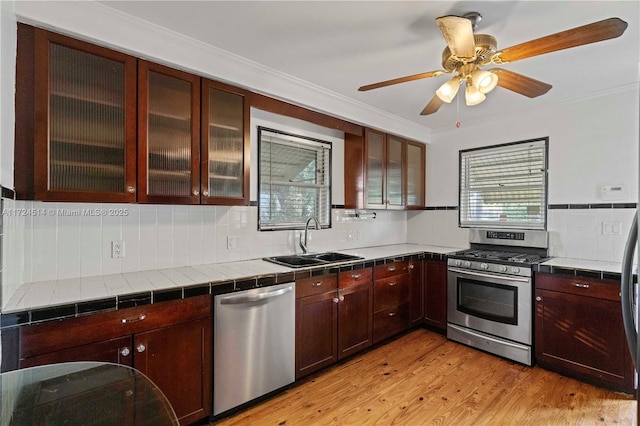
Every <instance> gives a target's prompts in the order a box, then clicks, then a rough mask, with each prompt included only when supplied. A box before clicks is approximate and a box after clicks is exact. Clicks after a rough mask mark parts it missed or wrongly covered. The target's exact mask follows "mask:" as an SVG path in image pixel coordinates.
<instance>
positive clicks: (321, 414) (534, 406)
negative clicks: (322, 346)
mask: <svg viewBox="0 0 640 426" xmlns="http://www.w3.org/2000/svg"><path fill="white" fill-rule="evenodd" d="M328 424H339V425H456V426H458V425H474V426H476V425H491V426H494V425H554V426H555V425H596V424H597V425H614V424H615V425H636V424H637V418H636V403H635V400H634V399H633V397H632V396H631V395H626V394H623V393H617V392H611V391H607V390H604V389H601V388H597V387H594V386H590V385H587V384H585V383H582V382H579V381H577V380H573V379H569V378H566V377H563V376H560V375H558V374H555V373H552V372H549V371H546V370H544V369H542V368H539V367H533V368H531V367H526V366H523V365H520V364H517V363H514V362H510V361H507V360H504V359H501V358H498V357H495V356H493V355H489V354H486V353H484V352H481V351H477V350H475V349H471V348H469V347H466V346H464V345H460V344H457V343H454V342H451V341H448V340H447V339H446V338H445V337H444V336H441V335H439V334H436V333H433V332H430V331H428V330H424V329H417V330H414V331H412V332H410V333H408V334H406V335H404V336H402V337H400V338H399V339H397V340H395V341H393V342H391V343H389V344H387V345H385V346H381V347H379V348H377V349H374V350H371V351H369V352H367V353H365V354H363V355H360V356H356V357H354V358H351V359H349V360H347V361H346V362H344V363H342V364H339V365H336V366H334V367H331V368H329V369H327V370H324V371H323V372H320V373H318V374H317V375H315V376H312V377H310V378H309V379H307V380H305V381H304V382H303V383H301V384H300V385H297V386H295V387H293V388H291V389H289V390H288V391H286V392H284V393H282V394H280V395H278V396H276V397H274V398H272V399H270V400H267V401H265V402H263V403H261V404H259V405H256V406H254V407H252V408H249V409H248V410H247V411H244V412H241V413H239V414H237V415H235V416H233V417H229V418H226V419H222V420H221V421H219V422H218V423H216V425H222V426H231V425H328Z"/></svg>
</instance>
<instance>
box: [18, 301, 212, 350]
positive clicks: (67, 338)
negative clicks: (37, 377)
mask: <svg viewBox="0 0 640 426" xmlns="http://www.w3.org/2000/svg"><path fill="white" fill-rule="evenodd" d="M211 305H212V303H211V296H209V295H204V296H198V297H190V298H188V299H180V300H172V301H169V302H161V303H154V304H152V305H145V306H137V307H135V308H126V309H119V310H117V311H111V312H102V313H97V314H89V315H86V316H82V317H76V318H69V319H64V320H59V321H47V322H43V323H41V324H32V325H27V326H24V327H22V328H21V329H20V358H26V357H31V356H36V355H41V354H45V353H49V352H54V351H59V350H62V349H66V348H72V347H75V346H80V345H85V344H88V343H93V342H99V341H102V340H109V339H114V338H116V337H122V336H126V335H131V334H134V333H140V332H142V331H147V330H152V329H154V328H161V327H167V326H169V325H173V324H179V323H182V322H187V321H192V320H196V319H200V318H206V317H210V316H211Z"/></svg>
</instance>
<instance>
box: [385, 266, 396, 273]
mask: <svg viewBox="0 0 640 426" xmlns="http://www.w3.org/2000/svg"><path fill="white" fill-rule="evenodd" d="M395 270H396V267H395V266H389V267H388V268H387V271H389V272H393V271H395Z"/></svg>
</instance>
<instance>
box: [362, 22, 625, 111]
mask: <svg viewBox="0 0 640 426" xmlns="http://www.w3.org/2000/svg"><path fill="white" fill-rule="evenodd" d="M481 19H482V16H481V15H480V14H479V13H477V12H470V13H467V14H465V15H464V16H441V17H439V18H436V22H437V24H438V27H439V28H440V31H441V32H442V36H443V37H444V40H445V41H446V43H447V47H445V49H444V51H443V52H442V68H444V69H443V70H437V71H430V72H426V73H422V74H415V75H411V76H407V77H401V78H395V79H393V80H386V81H382V82H379V83H374V84H369V85H366V86H362V87H360V88H359V89H358V90H359V91H366V90H372V89H378V88H380V87H386V86H391V85H393V84H398V83H404V82H408V81H414V80H419V79H423V78H430V77H439V76H441V75H442V74H446V73H456V74H457V75H456V76H455V77H453V78H452V79H450V80H449V81H447V82H445V83H444V84H443V85H441V86H440V88H438V90H437V91H436V94H435V95H434V96H433V98H432V99H431V101H430V102H429V103H428V104H427V106H426V107H425V108H424V109H423V110H422V112H421V113H420V114H421V115H428V114H433V113H434V112H436V111H438V109H440V107H441V106H442V105H443V104H444V103H451V101H452V100H453V99H454V98H455V96H456V94H457V93H458V90H459V89H460V84H461V83H465V84H466V89H465V100H466V104H467V105H469V106H472V105H478V104H479V103H481V102H482V101H484V100H485V98H486V96H485V95H486V94H487V93H489V92H491V91H492V90H493V89H494V88H495V87H496V86H500V87H502V88H504V89H507V90H511V91H512V92H515V93H518V94H520V95H524V96H527V97H529V98H535V97H538V96H541V95H544V94H545V93H547V92H548V91H549V90H550V89H551V87H552V86H551V85H550V84H547V83H544V82H542V81H538V80H535V79H533V78H530V77H527V76H524V75H522V74H518V73H515V72H513V71H508V70H505V69H501V68H492V69H490V70H483V69H481V67H482V66H485V65H488V64H506V63H509V62H513V61H517V60H520V59H526V58H531V57H533V56H538V55H543V54H546V53H551V52H556V51H558V50H564V49H570V48H573V47H578V46H583V45H585V44H590V43H597V42H600V41H604V40H610V39H613V38H617V37H620V36H621V35H622V34H623V33H624V31H625V30H626V29H627V23H626V22H625V21H623V20H622V19H620V18H609V19H605V20H603V21H598V22H594V23H591V24H587V25H583V26H581V27H576V28H572V29H569V30H566V31H561V32H559V33H555V34H551V35H548V36H545V37H540V38H537V39H535V40H530V41H527V42H524V43H521V44H518V45H515V46H511V47H508V48H506V49H502V50H497V42H496V39H495V38H494V37H493V36H491V35H488V34H474V33H473V31H474V30H475V29H476V27H477V24H478V22H480V20H481Z"/></svg>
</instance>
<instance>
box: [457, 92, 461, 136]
mask: <svg viewBox="0 0 640 426" xmlns="http://www.w3.org/2000/svg"><path fill="white" fill-rule="evenodd" d="M456 118H457V121H456V127H457V128H458V129H459V128H460V125H461V124H462V123H460V96H456Z"/></svg>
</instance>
